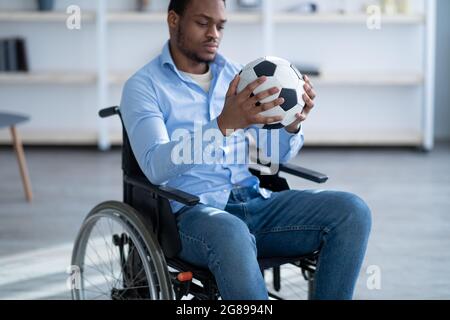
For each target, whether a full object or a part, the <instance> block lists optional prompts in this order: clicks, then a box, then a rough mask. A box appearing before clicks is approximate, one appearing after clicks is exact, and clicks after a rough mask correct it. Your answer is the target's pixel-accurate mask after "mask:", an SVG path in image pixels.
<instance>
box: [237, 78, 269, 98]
mask: <svg viewBox="0 0 450 320" xmlns="http://www.w3.org/2000/svg"><path fill="white" fill-rule="evenodd" d="M266 80H267V77H264V76H263V77H260V78H258V79H256V80H255V81H253V82H252V83H250V84H249V85H248V86H247V87H245V89H244V90H243V91H242V93H241V94H243V95H244V96H245V98H248V97H250V96H251V95H252V93H253V91H255V89H256V88H258V87H259V86H260V85H262V84H263V83H264V82H265V81H266Z"/></svg>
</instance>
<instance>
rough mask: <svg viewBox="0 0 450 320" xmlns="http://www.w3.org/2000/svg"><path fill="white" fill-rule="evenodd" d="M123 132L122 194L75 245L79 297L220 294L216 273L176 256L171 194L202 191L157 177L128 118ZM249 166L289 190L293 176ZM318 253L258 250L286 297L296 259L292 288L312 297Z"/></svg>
mask: <svg viewBox="0 0 450 320" xmlns="http://www.w3.org/2000/svg"><path fill="white" fill-rule="evenodd" d="M99 115H100V117H102V118H106V117H109V116H113V115H118V116H119V117H120V118H121V115H120V110H119V107H117V106H115V107H110V108H106V109H103V110H100V112H99ZM121 121H122V119H121ZM122 132H123V146H122V170H123V202H119V201H107V202H103V203H101V204H99V205H97V206H96V207H95V208H93V209H92V210H91V212H90V213H89V214H88V215H87V217H86V218H85V220H84V221H83V223H82V226H81V228H80V231H79V233H78V235H77V238H76V241H75V244H74V248H73V252H72V263H71V264H72V267H71V270H72V274H71V280H72V285H71V293H72V298H73V299H75V300H84V299H88V300H93V299H102V300H103V299H107V300H111V299H112V300H129V299H148V300H181V299H191V300H218V299H220V298H221V297H220V292H219V290H218V288H217V285H216V282H215V279H214V276H213V274H212V273H211V272H210V271H209V270H207V269H204V268H201V267H198V266H195V265H191V264H189V263H188V262H186V261H182V260H181V259H179V258H178V257H177V254H178V253H179V252H180V250H181V241H180V238H179V234H178V230H177V223H176V218H175V215H174V214H173V213H172V211H171V207H170V205H169V200H174V201H177V202H179V203H182V204H184V205H186V206H195V205H196V204H198V203H199V198H198V197H197V196H194V195H190V194H188V193H186V192H184V191H181V190H175V189H173V188H170V187H168V186H164V185H163V186H156V185H153V184H151V183H150V182H149V180H148V179H147V178H146V177H145V175H144V174H143V172H142V171H141V169H140V167H139V165H138V163H137V161H136V159H135V157H134V155H133V152H132V149H131V146H130V142H129V139H128V136H127V132H126V130H125V127H124V126H123V122H122ZM250 170H251V172H252V174H254V175H256V176H257V177H258V178H259V180H260V184H261V187H263V188H267V189H270V190H272V191H275V192H277V191H283V190H289V185H288V183H287V181H286V179H284V178H282V177H280V176H279V175H278V173H276V174H274V175H263V174H262V171H261V170H260V169H257V168H250ZM280 171H281V172H285V173H288V174H291V175H294V176H297V177H300V178H304V179H308V180H310V181H313V182H316V183H324V182H326V181H327V179H328V177H327V176H326V175H324V174H321V173H318V172H314V171H311V170H308V169H305V168H301V167H298V166H294V165H290V164H286V165H281V166H280ZM318 253H319V252H312V253H311V254H310V255H307V256H301V257H264V258H258V262H259V266H260V271H261V272H262V273H263V276H264V278H265V280H266V284H270V289H269V286H268V291H269V297H271V298H272V299H286V297H283V296H281V295H280V294H279V293H280V292H281V291H283V290H282V289H283V288H284V287H285V286H286V285H285V283H284V282H286V281H287V280H288V279H285V278H291V277H292V276H290V277H285V278H283V279H282V274H281V273H282V270H284V269H283V268H284V267H285V266H289V267H290V268H291V269H292V268H293V269H294V272H298V273H299V274H298V278H302V279H303V280H302V281H303V287H302V286H299V285H294V286H293V290H294V295H292V292H290V293H289V294H288V296H289V295H290V298H293V299H300V297H298V296H297V294H296V292H295V290H298V291H299V296H300V295H303V296H302V297H301V299H303V298H305V299H306V298H311V297H312V294H313V290H314V273H315V270H316V266H317V258H318ZM237 268H238V266H237ZM291 269H289V272H292V270H291ZM301 275H302V276H303V277H301ZM282 280H283V281H282ZM282 282H283V283H282ZM299 287H301V288H299ZM291 289H292V288H291ZM288 298H289V297H288Z"/></svg>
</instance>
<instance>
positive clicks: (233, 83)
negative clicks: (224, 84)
mask: <svg viewBox="0 0 450 320" xmlns="http://www.w3.org/2000/svg"><path fill="white" fill-rule="evenodd" d="M240 78H241V77H240V76H239V75H237V76H236V77H234V79H233V81H231V83H230V86H229V87H228V91H227V94H226V96H227V97H231V96H234V95H236V92H237V87H238V85H239V80H240Z"/></svg>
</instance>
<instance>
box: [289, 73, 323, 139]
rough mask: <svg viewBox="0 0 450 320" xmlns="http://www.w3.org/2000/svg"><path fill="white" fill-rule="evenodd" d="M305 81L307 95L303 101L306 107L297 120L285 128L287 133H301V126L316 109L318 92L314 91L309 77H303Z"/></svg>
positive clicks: (304, 95)
mask: <svg viewBox="0 0 450 320" xmlns="http://www.w3.org/2000/svg"><path fill="white" fill-rule="evenodd" d="M303 79H304V80H305V85H304V86H303V88H304V89H305V93H304V94H303V101H305V107H304V108H303V110H302V112H301V113H297V114H296V115H295V117H296V118H297V120H296V121H295V122H294V123H292V124H290V125H289V126H287V127H285V129H286V131H287V132H290V133H297V132H298V131H299V126H300V124H301V123H302V122H303V121H305V120H306V118H308V115H309V112H310V111H311V110H312V109H313V108H314V99H315V98H316V96H317V95H316V92H315V91H314V87H313V85H312V83H311V81H310V80H309V78H308V76H303Z"/></svg>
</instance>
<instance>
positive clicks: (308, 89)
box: [303, 83, 316, 100]
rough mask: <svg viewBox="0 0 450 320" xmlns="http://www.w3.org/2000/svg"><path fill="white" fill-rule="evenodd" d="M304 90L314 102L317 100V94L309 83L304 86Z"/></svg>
mask: <svg viewBox="0 0 450 320" xmlns="http://www.w3.org/2000/svg"><path fill="white" fill-rule="evenodd" d="M303 89H305V92H306V93H307V94H308V96H309V97H310V98H311V99H312V100H314V99H315V98H316V92H315V91H314V89H313V88H312V86H311V85H309V84H308V83H305V85H304V86H303Z"/></svg>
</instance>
